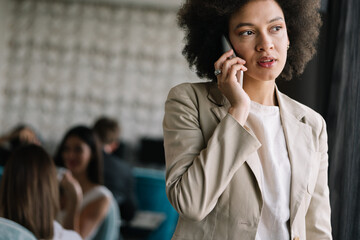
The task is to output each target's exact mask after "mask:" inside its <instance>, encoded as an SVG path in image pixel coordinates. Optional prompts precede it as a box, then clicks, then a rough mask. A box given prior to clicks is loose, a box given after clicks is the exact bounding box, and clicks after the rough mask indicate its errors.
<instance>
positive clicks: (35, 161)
mask: <svg viewBox="0 0 360 240" xmlns="http://www.w3.org/2000/svg"><path fill="white" fill-rule="evenodd" d="M58 210H59V184H58V181H57V178H56V168H55V165H54V162H53V160H52V159H51V157H50V156H49V155H48V154H47V153H46V151H45V150H44V149H43V148H42V147H40V146H37V145H34V144H30V145H23V146H21V147H19V148H18V149H16V150H14V152H13V153H12V155H11V157H10V160H9V161H8V163H7V164H6V167H5V171H4V176H3V178H2V180H1V189H0V216H1V217H4V218H6V219H9V220H12V221H14V222H16V223H19V224H20V225H22V226H24V227H25V228H27V229H28V230H30V231H31V232H32V233H33V234H34V235H35V237H36V238H38V239H54V240H61V239H63V240H78V239H79V240H80V239H81V237H80V236H79V235H78V234H77V233H76V232H74V231H68V230H65V229H63V228H62V227H61V225H60V224H59V223H58V222H56V221H55V217H56V214H57V212H58Z"/></svg>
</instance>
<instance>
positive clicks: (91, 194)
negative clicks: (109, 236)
mask: <svg viewBox="0 0 360 240" xmlns="http://www.w3.org/2000/svg"><path fill="white" fill-rule="evenodd" d="M111 195H112V193H111V192H110V190H109V189H107V188H106V187H104V186H102V185H99V186H96V187H94V188H93V189H91V190H90V191H88V192H87V193H85V194H84V196H83V201H82V203H81V205H80V211H82V210H83V209H84V208H85V207H86V206H87V205H88V204H89V203H91V202H93V201H95V200H97V199H99V198H101V197H107V198H111ZM100 225H101V223H100V224H99V225H98V226H95V227H94V229H93V230H92V231H91V232H90V234H89V236H88V237H86V238H85V240H88V239H92V238H93V237H94V236H95V234H96V233H97V231H98V229H99V227H100Z"/></svg>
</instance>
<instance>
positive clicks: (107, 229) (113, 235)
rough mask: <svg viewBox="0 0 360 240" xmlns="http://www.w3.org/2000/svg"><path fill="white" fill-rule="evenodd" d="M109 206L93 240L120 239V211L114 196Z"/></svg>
mask: <svg viewBox="0 0 360 240" xmlns="http://www.w3.org/2000/svg"><path fill="white" fill-rule="evenodd" d="M111 199H112V200H111V203H110V208H109V212H108V214H107V216H106V217H105V219H104V221H103V222H102V223H101V225H100V227H99V229H98V231H97V233H96V235H95V236H94V238H93V240H103V239H106V240H121V239H122V238H121V237H119V232H120V211H119V207H118V205H117V202H116V200H115V198H114V197H112V198H111Z"/></svg>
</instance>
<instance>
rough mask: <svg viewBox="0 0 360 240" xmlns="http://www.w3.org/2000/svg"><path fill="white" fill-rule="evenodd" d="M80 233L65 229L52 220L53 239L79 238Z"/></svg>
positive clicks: (75, 239)
mask: <svg viewBox="0 0 360 240" xmlns="http://www.w3.org/2000/svg"><path fill="white" fill-rule="evenodd" d="M81 239H82V238H81V237H80V235H79V234H78V233H77V232H75V231H71V230H65V229H64V228H63V227H62V226H61V225H60V224H59V223H58V222H56V221H54V237H53V240H81Z"/></svg>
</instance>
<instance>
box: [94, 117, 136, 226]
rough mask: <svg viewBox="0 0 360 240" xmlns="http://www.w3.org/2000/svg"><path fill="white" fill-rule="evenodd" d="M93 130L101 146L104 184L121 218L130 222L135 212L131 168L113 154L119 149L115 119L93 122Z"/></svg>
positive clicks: (106, 118)
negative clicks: (112, 196) (113, 199)
mask: <svg viewBox="0 0 360 240" xmlns="http://www.w3.org/2000/svg"><path fill="white" fill-rule="evenodd" d="M93 130H94V132H95V134H96V135H97V136H98V137H99V140H100V142H101V145H102V153H103V158H104V184H105V186H106V187H107V188H109V189H110V191H111V192H112V193H113V195H114V197H115V199H116V201H117V202H118V205H119V208H120V213H121V218H122V219H124V220H125V221H130V220H131V219H132V218H133V217H134V215H135V212H136V197H135V193H134V187H135V186H134V177H133V175H132V167H131V165H130V164H128V163H127V162H126V161H125V160H123V159H120V158H119V157H118V156H116V155H115V154H113V153H114V151H115V150H116V149H117V148H118V147H119V134H120V127H119V124H118V122H117V121H116V120H115V119H112V118H109V117H105V116H103V117H100V118H98V119H97V120H96V121H95V124H94V127H93Z"/></svg>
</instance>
